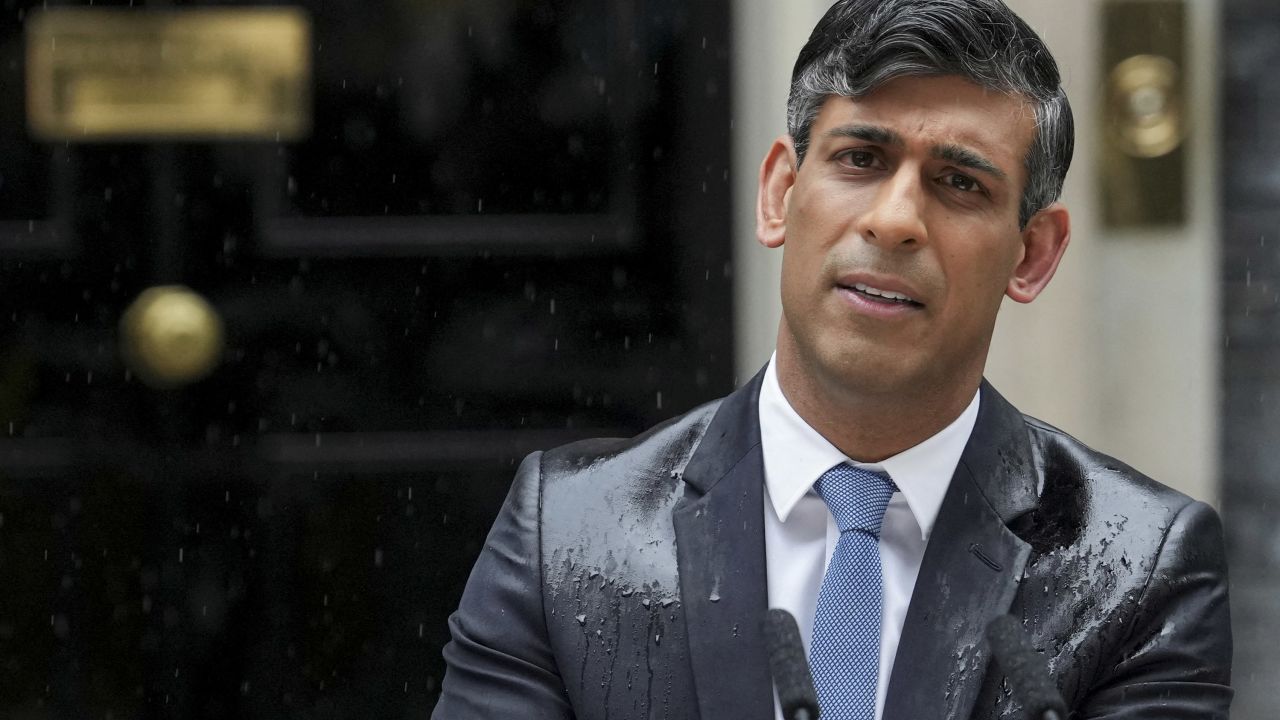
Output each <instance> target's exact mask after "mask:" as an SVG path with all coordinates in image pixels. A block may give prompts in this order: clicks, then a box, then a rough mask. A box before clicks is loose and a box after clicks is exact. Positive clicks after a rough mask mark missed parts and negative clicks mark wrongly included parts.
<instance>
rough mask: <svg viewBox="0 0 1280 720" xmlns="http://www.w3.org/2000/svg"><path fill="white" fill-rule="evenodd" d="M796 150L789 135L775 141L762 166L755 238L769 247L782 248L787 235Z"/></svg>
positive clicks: (794, 180)
mask: <svg viewBox="0 0 1280 720" xmlns="http://www.w3.org/2000/svg"><path fill="white" fill-rule="evenodd" d="M797 166H798V163H797V162H796V149H795V145H794V144H793V142H792V140H791V136H790V135H783V136H782V137H779V138H778V139H777V140H774V141H773V146H772V147H770V148H769V152H768V154H766V155H765V156H764V162H763V163H761V164H760V187H759V189H758V191H757V194H756V239H757V240H759V241H760V244H761V245H764V246H765V247H769V248H776V247H781V246H782V243H783V241H784V240H786V236H787V202H788V200H789V199H790V196H791V188H792V186H794V185H795V183H796V170H797Z"/></svg>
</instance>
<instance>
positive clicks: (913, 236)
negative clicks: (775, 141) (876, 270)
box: [858, 164, 929, 249]
mask: <svg viewBox="0 0 1280 720" xmlns="http://www.w3.org/2000/svg"><path fill="white" fill-rule="evenodd" d="M924 202H925V188H924V185H923V179H922V178H921V175H920V173H919V170H918V169H917V168H913V167H912V166H911V165H910V164H903V165H902V166H900V167H899V168H898V171H897V172H896V173H894V174H893V175H891V176H889V177H888V178H886V179H885V181H884V182H883V183H881V184H880V186H879V188H877V191H876V194H875V197H874V198H873V199H872V203H871V206H870V207H869V208H867V209H866V211H865V212H863V214H862V217H861V219H860V222H859V227H858V230H859V232H860V233H861V234H862V237H863V238H864V239H865V240H866V241H867V242H870V243H873V244H875V245H879V246H881V247H883V248H885V249H890V248H893V247H897V246H899V245H908V246H915V245H923V244H925V243H927V242H928V241H929V231H928V229H927V228H926V227H925V222H924Z"/></svg>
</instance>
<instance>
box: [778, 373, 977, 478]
mask: <svg viewBox="0 0 1280 720" xmlns="http://www.w3.org/2000/svg"><path fill="white" fill-rule="evenodd" d="M777 363H778V368H777V371H778V384H779V385H780V386H781V388H782V394H783V396H785V397H786V399H787V402H788V403H790V404H791V407H792V408H794V409H795V411H796V413H797V414H798V415H800V417H801V418H803V419H804V421H805V422H807V423H808V424H809V425H810V427H812V428H813V429H814V430H817V431H818V434H820V435H822V437H824V438H826V440H827V441H828V442H830V443H831V444H832V445H834V446H836V448H838V449H839V450H840V452H842V453H844V454H845V455H847V456H848V457H850V458H851V459H853V460H857V461H859V462H880V461H881V460H884V459H886V458H889V457H893V456H894V455H897V454H898V453H900V452H902V451H904V450H908V449H910V448H913V447H915V446H916V445H919V444H920V443H922V442H924V441H925V440H928V439H929V438H931V437H933V436H934V435H937V434H938V433H939V432H941V431H942V430H943V429H944V428H946V427H947V426H948V425H950V424H951V423H953V422H955V420H956V418H958V417H960V414H961V413H963V412H964V410H965V408H967V407H968V406H969V403H970V402H972V401H973V396H974V394H975V393H977V391H978V385H979V384H980V383H981V381H982V376H981V372H978V373H976V374H975V376H974V377H973V378H970V379H968V381H967V382H953V383H950V384H947V385H945V386H938V387H926V388H924V389H917V390H915V391H913V392H902V391H898V390H892V389H890V390H879V389H877V388H871V389H870V390H868V389H863V388H849V387H847V386H846V385H844V384H843V383H836V382H827V381H825V379H824V378H822V377H821V376H820V375H818V374H815V373H812V372H808V371H807V370H806V369H805V368H804V367H802V366H801V363H799V362H797V361H796V360H795V359H794V358H789V357H784V356H783V354H782V353H778V356H777ZM851 419H856V420H853V421H851ZM863 419H865V421H864V420H863Z"/></svg>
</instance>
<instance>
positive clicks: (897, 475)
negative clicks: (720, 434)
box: [759, 354, 981, 541]
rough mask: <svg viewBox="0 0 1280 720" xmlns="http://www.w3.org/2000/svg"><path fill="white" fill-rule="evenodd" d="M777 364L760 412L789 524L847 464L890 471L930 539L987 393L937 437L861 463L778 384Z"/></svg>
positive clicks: (775, 497) (772, 475)
mask: <svg viewBox="0 0 1280 720" xmlns="http://www.w3.org/2000/svg"><path fill="white" fill-rule="evenodd" d="M776 366H777V356H776V354H775V356H774V357H773V358H771V359H770V360H769V367H768V368H766V370H765V375H764V382H763V384H761V386H760V409H759V412H760V442H761V452H762V454H763V457H764V481H765V486H766V488H767V489H768V491H769V498H770V501H771V502H772V503H773V509H774V512H776V513H777V515H778V518H779V519H780V520H781V521H782V522H786V521H787V517H788V516H789V515H790V514H791V511H792V510H793V509H794V508H795V506H796V503H798V502H800V499H801V498H802V497H804V496H805V494H806V493H808V492H810V491H811V489H812V487H813V483H814V482H816V481H817V479H818V478H819V477H821V476H822V473H824V472H826V471H827V470H829V469H831V468H832V467H833V466H835V465H838V464H840V463H842V462H847V463H849V464H851V465H853V466H855V467H862V468H867V469H869V470H882V471H884V472H887V473H888V474H889V477H890V478H892V479H893V482H894V484H896V485H897V486H898V489H899V490H900V491H901V492H902V495H903V497H905V498H906V501H907V506H908V507H909V508H910V509H911V514H912V515H913V516H914V517H915V520H916V524H917V525H919V526H920V537H921V538H922V539H923V540H925V541H928V539H929V535H930V533H932V532H933V524H934V521H935V520H937V518H938V511H939V510H940V509H941V508H942V500H943V498H944V497H945V496H946V494H947V486H948V485H950V484H951V476H952V475H953V474H955V471H956V465H958V464H959V463H960V455H961V453H963V452H964V447H965V445H966V444H968V442H969V435H970V434H972V433H973V426H974V424H975V423H976V422H977V419H978V405H979V397H980V395H981V393H974V396H973V400H972V401H970V402H969V406H968V407H966V408H965V410H964V412H962V413H960V416H959V417H957V418H956V419H955V420H954V421H952V422H951V424H950V425H948V426H946V427H945V428H943V429H942V430H941V431H939V432H938V433H937V434H936V435H934V436H933V437H930V438H929V439H927V440H925V441H924V442H921V443H920V444H918V445H916V446H914V447H912V448H909V449H907V450H903V451H902V452H900V453H898V454H897V455H894V456H893V457H890V458H886V459H885V460H883V461H881V462H879V463H860V462H855V461H853V460H850V459H849V457H848V456H846V455H845V454H844V453H842V452H840V450H839V449H838V448H836V446H834V445H832V444H831V443H830V442H828V441H827V439H826V438H824V437H822V435H820V434H819V433H818V431H817V430H814V429H813V428H812V427H811V426H810V425H809V424H808V423H807V422H805V421H804V419H803V418H801V417H800V415H799V414H798V413H797V412H796V411H795V409H794V408H792V407H791V403H789V402H788V401H787V398H786V396H784V395H783V394H782V386H781V385H779V384H778V373H777V370H776Z"/></svg>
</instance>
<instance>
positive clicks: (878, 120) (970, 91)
mask: <svg viewBox="0 0 1280 720" xmlns="http://www.w3.org/2000/svg"><path fill="white" fill-rule="evenodd" d="M848 124H864V125H875V126H880V127H883V128H885V129H887V130H891V131H893V132H894V133H895V134H897V135H898V136H900V137H901V138H903V140H904V141H905V142H906V144H907V145H908V146H909V147H910V146H914V145H921V146H929V147H932V146H935V145H942V144H949V145H958V146H961V147H965V148H969V149H972V150H975V151H977V152H979V153H981V154H983V155H984V156H987V157H989V158H991V159H992V160H993V161H996V162H997V164H999V165H1000V166H1002V167H1003V168H1004V169H1005V171H1006V172H1010V174H1011V175H1012V174H1014V173H1016V172H1017V171H1018V170H1019V169H1020V168H1021V165H1022V159H1023V158H1024V157H1025V156H1026V153H1027V149H1028V148H1030V146H1031V140H1032V136H1033V135H1034V132H1035V110H1034V106H1033V105H1032V104H1031V103H1030V102H1029V101H1028V100H1027V99H1026V98H1024V97H1023V96H1021V95H1016V94H1012V93H1004V92H1000V91H996V90H989V89H987V88H984V87H981V86H979V85H976V84H974V83H972V82H970V81H969V80H966V79H964V78H961V77H956V76H950V75H947V76H936V77H927V76H922V77H917V76H906V77H899V78H894V79H893V80H890V81H888V82H886V83H884V84H883V85H881V86H880V87H878V88H876V89H875V90H873V91H872V92H870V93H868V94H866V95H863V96H861V97H858V98H849V97H835V96H833V97H831V98H828V99H827V101H826V102H825V103H824V104H823V106H822V109H821V111H820V112H819V113H818V117H817V118H816V119H815V121H814V124H813V127H812V129H811V130H810V139H811V142H812V143H813V144H815V145H816V144H818V143H820V142H822V141H823V139H824V136H825V134H826V133H827V132H828V131H831V130H832V129H834V128H838V127H840V126H842V125H848Z"/></svg>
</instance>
